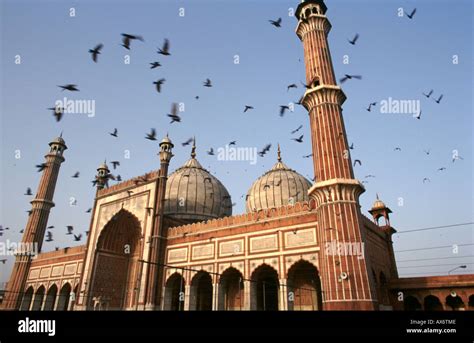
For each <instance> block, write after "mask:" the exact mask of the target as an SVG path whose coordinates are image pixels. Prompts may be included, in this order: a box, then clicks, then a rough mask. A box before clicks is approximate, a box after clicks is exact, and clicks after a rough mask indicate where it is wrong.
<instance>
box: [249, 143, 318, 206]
mask: <svg viewBox="0 0 474 343" xmlns="http://www.w3.org/2000/svg"><path fill="white" fill-rule="evenodd" d="M310 187H311V182H310V181H309V180H308V179H306V178H305V177H304V176H302V175H301V174H298V173H297V172H296V171H294V170H292V169H290V168H288V167H287V166H286V165H285V164H284V163H283V162H282V161H281V156H280V147H278V161H277V163H276V164H275V165H274V166H273V168H272V169H270V170H269V171H267V172H266V173H265V174H263V175H262V176H261V177H259V178H258V179H257V181H255V182H254V183H253V185H252V187H250V189H249V191H248V193H247V205H246V209H247V212H256V211H259V210H263V209H269V208H274V207H281V206H284V205H292V204H295V203H297V202H301V201H309V196H308V190H309V188H310Z"/></svg>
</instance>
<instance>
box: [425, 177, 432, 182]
mask: <svg viewBox="0 0 474 343" xmlns="http://www.w3.org/2000/svg"><path fill="white" fill-rule="evenodd" d="M425 182H431V180H430V179H429V178H427V177H425V178H424V179H423V183H425Z"/></svg>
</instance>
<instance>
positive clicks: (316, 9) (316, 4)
mask: <svg viewBox="0 0 474 343" xmlns="http://www.w3.org/2000/svg"><path fill="white" fill-rule="evenodd" d="M327 9H328V8H327V7H326V4H325V3H324V1H323V0H304V1H302V2H301V3H300V4H299V5H298V7H297V8H296V12H295V16H296V18H298V19H301V20H308V18H309V17H310V16H311V15H324V14H326V11H327Z"/></svg>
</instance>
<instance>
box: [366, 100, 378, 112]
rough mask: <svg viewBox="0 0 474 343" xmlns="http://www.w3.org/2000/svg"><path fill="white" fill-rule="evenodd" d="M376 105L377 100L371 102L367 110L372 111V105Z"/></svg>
mask: <svg viewBox="0 0 474 343" xmlns="http://www.w3.org/2000/svg"><path fill="white" fill-rule="evenodd" d="M375 105H377V103H376V102H371V103H370V104H369V107H367V111H368V112H370V111H371V110H372V106H375Z"/></svg>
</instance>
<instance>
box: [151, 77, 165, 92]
mask: <svg viewBox="0 0 474 343" xmlns="http://www.w3.org/2000/svg"><path fill="white" fill-rule="evenodd" d="M165 81H166V79H159V80H158V81H155V82H153V84H155V85H156V91H157V92H158V93H160V92H161V85H162V84H163V83H165Z"/></svg>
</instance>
